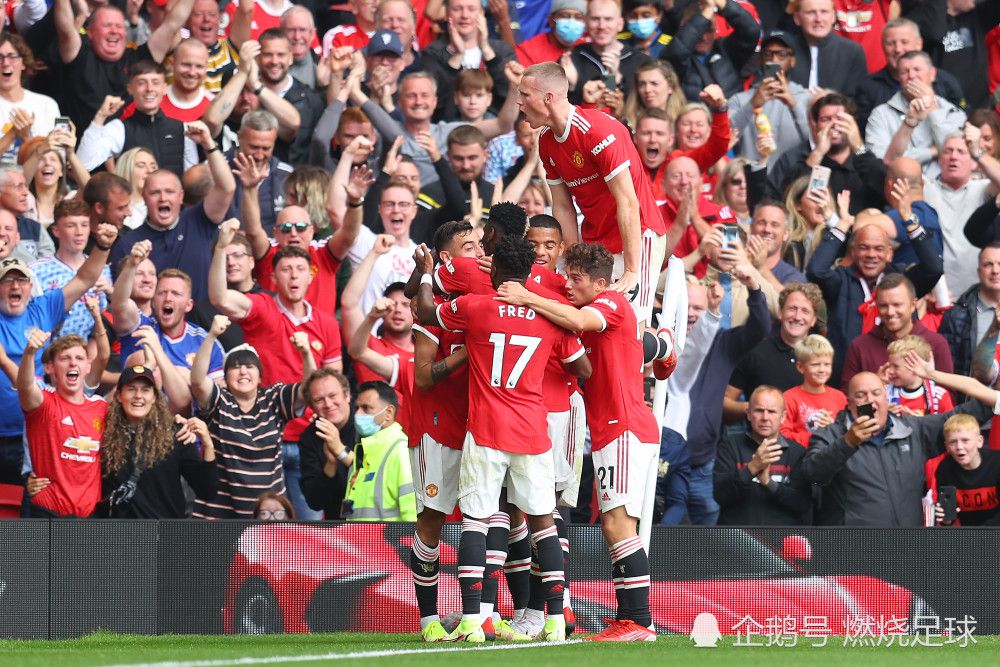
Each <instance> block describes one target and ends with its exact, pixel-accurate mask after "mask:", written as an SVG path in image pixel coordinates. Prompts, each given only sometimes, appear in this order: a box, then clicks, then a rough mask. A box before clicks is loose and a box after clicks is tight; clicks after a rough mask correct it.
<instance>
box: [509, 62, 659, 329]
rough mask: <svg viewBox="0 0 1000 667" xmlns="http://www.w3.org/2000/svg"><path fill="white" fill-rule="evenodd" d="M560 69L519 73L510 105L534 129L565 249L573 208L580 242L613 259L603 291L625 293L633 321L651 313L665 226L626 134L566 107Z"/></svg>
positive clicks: (603, 119)
mask: <svg viewBox="0 0 1000 667" xmlns="http://www.w3.org/2000/svg"><path fill="white" fill-rule="evenodd" d="M568 90H569V83H568V81H567V80H566V72H565V71H564V70H563V68H562V67H561V66H560V65H559V64H557V63H552V62H549V63H538V64H537V65H532V66H531V67H529V68H528V69H526V70H525V71H524V76H523V77H522V78H521V83H520V85H519V86H518V92H517V95H518V107H519V108H520V110H521V112H522V113H523V114H524V116H525V118H527V120H528V123H529V124H530V125H531V127H532V128H535V129H537V128H542V133H541V135H539V137H538V151H539V155H540V156H541V159H542V164H543V165H544V166H545V174H546V180H547V181H548V184H549V187H550V188H551V189H552V215H553V216H554V217H555V218H556V219H557V220H558V221H559V224H560V225H561V226H562V231H563V240H565V241H566V243H567V244H572V243H575V242H576V241H577V238H578V234H577V220H576V208H574V206H573V202H574V200H575V201H576V205H577V206H578V207H579V208H580V210H581V211H582V212H583V227H582V235H583V241H584V242H586V243H600V244H601V245H603V246H604V247H605V248H607V249H608V250H609V251H611V252H612V253H615V254H614V274H615V275H617V276H618V279H617V281H615V282H613V283H611V284H610V285H609V287H608V289H610V290H612V291H615V292H620V293H624V294H627V295H628V302H629V304H630V305H631V306H632V308H633V309H634V310H635V314H636V317H637V318H638V320H639V321H640V322H644V323H648V322H649V320H650V317H651V316H652V312H653V296H654V291H655V289H656V282H657V279H658V277H659V275H660V269H661V268H662V267H663V260H664V257H665V256H666V228H665V227H664V224H663V218H662V216H661V215H660V210H659V208H658V207H657V205H656V197H655V196H654V194H653V188H652V186H651V184H650V182H649V177H648V175H647V174H646V169H645V168H644V167H643V164H642V162H641V160H640V159H639V153H638V151H637V150H636V148H635V145H634V144H633V143H632V138H631V134H630V133H629V131H628V129H627V128H626V127H625V126H624V125H622V124H621V123H620V122H619V121H617V120H615V119H614V118H612V117H611V116H609V115H607V114H606V113H604V112H601V111H597V110H593V109H582V108H580V107H577V106H574V105H572V104H570V103H569V99H568V98H567V91H568Z"/></svg>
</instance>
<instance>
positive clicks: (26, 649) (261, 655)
mask: <svg viewBox="0 0 1000 667" xmlns="http://www.w3.org/2000/svg"><path fill="white" fill-rule="evenodd" d="M732 643H733V638H732V637H725V638H723V639H722V640H721V641H720V642H719V646H718V647H716V648H713V649H706V648H695V647H694V646H693V645H692V642H691V641H690V640H688V639H687V638H686V637H680V636H677V635H672V636H661V637H660V638H659V639H658V640H657V641H656V642H655V643H642V644H592V643H590V642H574V643H571V644H568V645H545V644H532V645H531V647H525V648H521V646H523V645H512V644H508V643H504V642H497V644H496V645H493V644H488V645H487V647H488V648H483V649H478V648H477V649H469V648H468V645H465V646H450V645H442V644H424V643H422V642H420V641H419V638H417V637H416V636H414V635H398V634H375V633H338V634H327V635H270V636H257V637H247V636H222V637H220V636H194V635H190V636H183V635H166V636H159V637H147V636H135V635H117V634H111V633H97V634H93V635H90V636H87V637H83V638H81V639H73V640H62V641H44V640H35V641H19V640H3V641H0V664H2V665H4V666H5V667H109V666H112V665H114V666H121V665H144V666H146V667H230V666H231V667H243V666H245V665H306V666H308V665H323V664H332V665H337V666H338V667H347V666H348V665H387V666H389V665H391V667H467V666H472V665H474V667H536V666H537V667H550V666H551V667H589V666H591V665H593V666H595V667H625V666H628V667H640V666H641V667H645V666H646V665H650V666H654V665H684V666H685V667H686V666H688V665H692V666H693V665H699V666H700V665H711V666H713V667H714V666H715V665H720V666H723V667H726V666H729V665H732V666H733V667H737V666H738V667H755V666H760V667H781V666H783V665H788V666H789V667H803V666H804V665H808V666H809V667H824V666H827V665H864V666H865V667H882V666H886V667H895V666H897V665H898V666H900V667H920V666H922V665H926V666H928V667H930V666H933V667H945V666H947V665H976V666H977V667H978V666H984V667H985V666H987V665H996V664H1000V636H988V637H987V636H983V637H976V643H975V644H969V645H968V646H966V647H964V648H963V647H960V646H958V645H955V644H952V645H945V646H941V647H922V646H921V647H905V648H902V647H898V646H892V647H886V646H876V647H870V646H869V647H851V646H846V647H845V646H844V642H843V639H841V638H836V637H834V638H831V639H830V641H829V643H828V645H827V646H826V647H823V648H812V647H811V646H808V645H801V644H800V645H799V646H797V647H794V648H783V647H760V648H746V647H734V646H733V645H732ZM508 646H517V648H513V649H509V650H508V649H506V648H503V647H508ZM427 651H430V652H429V653H428V652H427Z"/></svg>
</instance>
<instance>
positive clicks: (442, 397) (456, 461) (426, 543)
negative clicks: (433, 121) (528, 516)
mask: <svg viewBox="0 0 1000 667" xmlns="http://www.w3.org/2000/svg"><path fill="white" fill-rule="evenodd" d="M376 245H378V242H376ZM434 247H435V248H436V254H437V258H436V259H437V260H438V261H439V262H448V261H451V260H453V259H456V258H460V257H470V258H472V259H477V258H479V257H482V256H483V250H482V244H481V243H480V242H479V238H478V235H477V234H476V232H475V231H474V230H473V228H472V225H471V224H469V223H468V222H464V221H462V222H459V221H454V222H447V223H445V224H443V225H441V226H440V227H438V229H437V231H435V232H434ZM345 292H346V290H345ZM442 303H446V301H445V299H444V298H443V297H441V296H436V297H435V304H442ZM341 305H343V302H342V303H341ZM413 333H414V335H413V362H414V364H413V365H414V389H413V395H412V397H411V402H410V408H411V409H410V430H409V431H408V433H409V434H410V468H411V469H412V471H413V490H414V491H415V492H416V496H417V526H416V530H415V532H414V535H413V548H412V550H411V552H410V571H411V572H412V573H413V587H414V589H415V590H416V596H417V607H418V609H419V610H420V631H421V635H422V637H423V639H424V641H436V640H437V639H439V638H441V637H443V636H444V635H446V634H447V632H446V631H445V630H444V627H443V626H442V625H441V618H440V616H439V615H438V593H437V583H438V573H439V571H440V562H439V544H440V542H441V529H442V527H443V526H444V522H445V519H446V517H447V516H448V515H449V514H451V513H452V512H453V511H454V509H455V507H456V505H457V504H458V476H459V466H460V465H461V462H462V443H463V442H464V441H465V425H466V422H467V420H468V414H469V376H468V373H467V371H466V360H467V355H466V352H465V334H463V333H462V332H458V331H448V330H447V329H442V328H441V327H439V326H435V325H432V324H428V325H426V326H422V325H420V324H414V325H413Z"/></svg>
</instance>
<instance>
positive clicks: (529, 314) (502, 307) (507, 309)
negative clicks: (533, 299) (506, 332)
mask: <svg viewBox="0 0 1000 667" xmlns="http://www.w3.org/2000/svg"><path fill="white" fill-rule="evenodd" d="M451 311H452V312H453V313H457V312H458V301H457V300H455V301H452V302H451ZM497 313H498V314H499V315H500V317H519V318H521V319H522V320H533V319H535V318H536V317H537V316H538V314H537V313H536V312H535V311H533V310H532V309H531V308H528V307H527V306H512V305H510V304H507V303H501V304H497Z"/></svg>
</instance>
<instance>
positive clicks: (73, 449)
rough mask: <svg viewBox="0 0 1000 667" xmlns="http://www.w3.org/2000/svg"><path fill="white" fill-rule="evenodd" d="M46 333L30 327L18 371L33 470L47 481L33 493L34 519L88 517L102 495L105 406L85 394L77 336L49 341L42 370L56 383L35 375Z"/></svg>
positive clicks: (86, 367)
mask: <svg viewBox="0 0 1000 667" xmlns="http://www.w3.org/2000/svg"><path fill="white" fill-rule="evenodd" d="M48 340H49V334H48V333H47V332H44V331H41V330H40V329H37V328H36V329H34V330H32V331H31V333H30V334H29V336H28V343H27V345H25V348H24V356H23V357H21V364H20V366H19V367H18V371H17V383H16V387H17V396H18V400H19V401H20V404H21V409H22V410H23V411H24V425H25V435H26V437H27V440H28V450H29V452H30V453H31V465H32V468H33V470H32V472H33V474H34V475H35V476H36V477H39V478H42V479H47V480H48V484H47V485H46V486H44V487H43V488H42V489H41V490H40V491H37V492H35V494H34V495H32V496H31V501H30V515H31V516H33V517H39V518H41V517H56V516H76V517H87V516H90V515H91V514H92V513H93V512H94V507H95V506H96V505H97V502H98V501H99V500H100V499H101V437H102V436H103V434H104V421H105V417H106V415H107V413H108V404H107V403H105V402H104V399H102V398H101V397H99V396H97V397H91V396H86V395H85V394H84V387H85V381H84V378H86V377H87V374H88V373H89V372H90V360H89V358H88V357H87V344H86V341H84V340H83V339H82V338H80V337H79V336H76V335H69V336H63V337H62V338H58V339H56V340H55V341H53V343H52V345H50V346H49V349H48V350H47V354H48V355H49V356H48V358H49V361H48V362H46V364H45V365H46V370H47V371H48V373H49V375H50V376H51V378H52V382H53V383H54V385H55V387H54V388H53V387H46V388H45V389H44V390H42V389H41V388H40V387H39V386H38V383H37V381H36V379H35V353H36V352H37V351H38V350H40V349H42V348H43V347H45V343H46V342H48Z"/></svg>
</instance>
